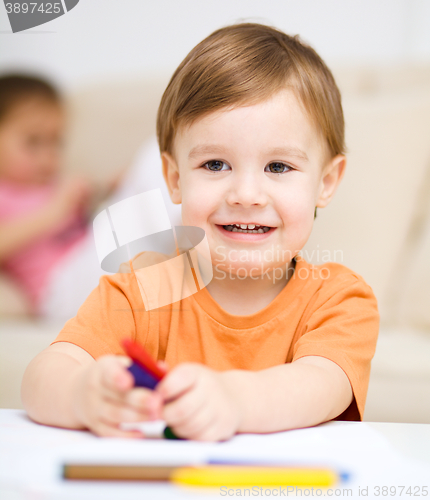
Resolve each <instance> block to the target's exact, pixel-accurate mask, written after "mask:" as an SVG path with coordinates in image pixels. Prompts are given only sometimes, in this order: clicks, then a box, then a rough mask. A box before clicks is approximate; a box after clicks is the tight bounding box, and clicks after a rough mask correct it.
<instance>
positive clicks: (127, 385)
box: [21, 342, 161, 438]
mask: <svg viewBox="0 0 430 500" xmlns="http://www.w3.org/2000/svg"><path fill="white" fill-rule="evenodd" d="M128 364H130V360H129V359H128V358H125V357H121V356H111V355H106V356H102V357H100V358H99V359H97V361H95V360H94V359H93V358H92V357H91V356H90V354H88V353H87V352H86V351H85V350H84V349H81V348H80V347H78V346H76V345H74V344H72V343H69V342H58V343H56V344H53V345H51V346H49V347H48V348H47V349H45V350H44V351H42V352H41V353H40V354H39V355H38V356H36V358H34V360H33V361H32V362H31V363H30V364H29V366H28V367H27V370H26V371H25V373H24V378H23V381H22V387H21V397H22V401H23V404H24V408H25V409H26V410H27V413H28V415H29V416H30V418H32V419H33V420H35V421H36V422H39V423H41V424H47V425H54V426H57V427H67V428H71V429H86V428H88V429H90V430H92V431H93V432H94V433H96V434H98V435H100V436H110V437H122V438H130V437H142V434H141V432H140V431H124V430H122V429H121V428H120V424H121V423H122V422H139V421H143V420H148V419H154V418H157V417H158V415H159V412H160V407H161V400H160V399H159V396H158V395H157V394H153V391H149V390H147V389H144V388H133V385H134V381H133V377H132V375H131V374H130V372H129V371H128V370H126V366H127V365H128Z"/></svg>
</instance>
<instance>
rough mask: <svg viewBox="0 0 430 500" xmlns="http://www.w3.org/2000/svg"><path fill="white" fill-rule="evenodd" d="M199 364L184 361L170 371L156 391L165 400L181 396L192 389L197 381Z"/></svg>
mask: <svg viewBox="0 0 430 500" xmlns="http://www.w3.org/2000/svg"><path fill="white" fill-rule="evenodd" d="M199 368H200V367H199V365H197V364H194V363H183V364H181V365H179V366H178V367H177V368H175V369H174V370H172V371H171V372H169V373H168V374H167V375H166V377H164V379H163V380H162V381H161V382H160V383H159V384H158V385H157V388H156V389H155V390H156V392H158V393H159V394H161V396H162V397H163V399H164V401H169V400H172V399H175V398H177V397H179V396H180V395H181V394H183V393H184V392H187V391H188V390H190V389H191V388H192V387H193V386H194V385H195V383H196V382H197V377H198V373H199Z"/></svg>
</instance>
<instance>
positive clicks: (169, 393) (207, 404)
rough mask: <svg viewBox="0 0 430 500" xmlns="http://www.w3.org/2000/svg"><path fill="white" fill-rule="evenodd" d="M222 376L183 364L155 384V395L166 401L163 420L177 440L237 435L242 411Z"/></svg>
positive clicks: (210, 439) (195, 364)
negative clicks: (181, 438)
mask: <svg viewBox="0 0 430 500" xmlns="http://www.w3.org/2000/svg"><path fill="white" fill-rule="evenodd" d="M225 375H226V374H224V373H222V372H216V371H214V370H212V369H210V368H207V367H206V366H203V365H200V364H198V363H183V364H180V365H178V366H177V367H176V368H174V369H173V370H171V371H170V372H169V373H168V375H166V377H165V378H164V379H163V380H162V381H161V382H160V383H159V384H158V386H157V388H156V390H155V392H156V393H158V394H160V395H161V396H162V398H163V400H164V402H165V405H164V409H163V415H162V416H163V419H164V420H165V421H166V422H167V424H168V425H169V426H170V427H171V428H172V430H173V431H174V433H175V434H176V435H177V436H178V437H183V438H188V439H196V440H199V441H218V440H223V439H228V438H230V437H231V436H233V435H234V434H235V433H236V432H237V430H238V428H239V424H240V421H241V418H242V409H241V407H240V404H239V402H238V401H239V398H237V397H236V396H235V394H234V392H233V390H232V388H231V387H229V384H228V383H227V379H226V377H225Z"/></svg>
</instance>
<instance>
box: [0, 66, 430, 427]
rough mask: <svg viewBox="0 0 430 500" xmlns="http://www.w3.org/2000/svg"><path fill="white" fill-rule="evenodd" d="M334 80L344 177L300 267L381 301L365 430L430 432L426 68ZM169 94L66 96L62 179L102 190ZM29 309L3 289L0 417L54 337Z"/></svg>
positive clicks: (159, 83) (124, 86)
mask: <svg viewBox="0 0 430 500" xmlns="http://www.w3.org/2000/svg"><path fill="white" fill-rule="evenodd" d="M334 74H335V76H336V78H337V81H338V84H339V87H340V89H341V91H342V95H343V105H344V111H345V118H346V125H347V146H348V150H349V153H348V166H347V171H346V175H345V177H344V180H343V182H342V184H341V186H340V188H339V190H338V192H337V193H336V196H335V198H334V199H333V201H332V203H331V204H330V205H329V206H328V207H327V208H326V209H324V210H321V209H320V210H318V217H317V220H316V221H315V225H314V230H313V233H312V235H311V238H310V239H309V241H308V243H307V245H306V247H305V248H304V257H305V258H306V259H307V260H310V261H311V262H313V263H316V264H318V263H321V262H323V261H324V259H325V258H326V257H327V256H328V255H329V256H331V260H336V261H338V262H341V263H343V264H344V265H346V266H348V267H350V268H352V269H354V270H355V271H356V272H358V273H359V274H361V275H362V276H363V277H364V278H365V279H366V281H367V282H368V283H369V284H370V285H371V286H372V288H373V290H374V292H375V294H376V296H377V298H378V302H379V307H380V312H381V333H380V338H379V341H378V347H377V352H376V355H375V358H374V360H373V363H372V374H371V379H370V386H369V394H368V402H367V406H366V413H365V418H366V419H367V420H373V421H393V422H396V421H397V422H402V421H403V422H428V423H430V368H429V367H430V307H429V306H430V291H429V289H428V286H427V283H429V279H430V260H429V259H428V258H427V256H428V255H430V203H429V200H430V67H428V66H424V67H420V66H413V67H412V66H409V67H385V68H383V67H378V68H371V67H366V68H345V67H344V68H337V69H335V70H334ZM167 82H168V78H162V77H160V78H158V79H154V80H153V81H150V82H148V81H141V80H138V79H136V80H134V81H117V82H100V83H98V84H93V85H92V86H88V87H86V88H82V89H80V90H78V91H76V92H74V93H73V94H72V95H69V96H67V97H68V105H69V114H70V126H69V143H68V146H67V167H68V168H69V169H71V170H74V171H82V172H86V173H88V172H91V175H93V176H94V178H95V179H97V180H98V181H100V182H101V183H103V182H104V180H105V179H106V178H107V177H108V174H111V173H113V172H115V171H118V170H119V169H120V168H122V167H124V166H125V165H127V164H128V163H129V162H130V161H131V159H132V157H133V155H134V153H135V151H136V150H137V149H138V148H139V146H140V145H141V144H142V142H143V141H144V140H145V139H146V138H148V137H150V136H151V135H152V134H154V129H155V114H156V109H157V106H158V102H159V99H160V97H161V94H162V92H163V89H164V88H165V86H166V84H167ZM24 309H25V307H24V305H23V301H22V297H21V296H20V294H19V292H18V291H17V290H16V289H15V290H14V289H13V287H12V286H11V284H10V283H6V282H5V280H4V278H1V279H0V315H2V316H3V319H2V320H0V370H1V378H0V381H1V382H0V383H1V386H0V407H20V400H19V391H18V388H19V384H20V379H21V377H22V372H23V370H24V368H25V365H26V364H27V362H28V361H29V360H30V359H31V358H32V357H33V356H34V355H35V354H36V353H37V352H38V351H40V350H41V349H43V348H44V347H45V346H46V345H48V344H49V342H50V341H51V339H53V338H55V336H56V333H57V332H58V330H59V328H60V326H61V325H58V324H44V323H40V322H34V321H31V320H28V319H25V318H24V319H23V318H22V313H23V311H24ZM5 310H6V311H5ZM7 311H8V314H6V312H7ZM11 313H14V314H15V319H12V318H11Z"/></svg>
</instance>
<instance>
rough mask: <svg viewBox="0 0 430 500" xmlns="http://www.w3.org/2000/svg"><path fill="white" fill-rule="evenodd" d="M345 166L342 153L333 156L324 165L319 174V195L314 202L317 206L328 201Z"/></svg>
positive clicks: (320, 206) (323, 204)
mask: <svg viewBox="0 0 430 500" xmlns="http://www.w3.org/2000/svg"><path fill="white" fill-rule="evenodd" d="M345 167H346V157H345V156H344V155H337V156H335V157H334V158H332V159H331V160H330V161H329V162H328V163H327V164H326V165H325V167H324V169H323V173H322V175H321V180H320V187H319V196H318V199H317V203H316V206H317V207H318V208H324V207H326V206H327V205H328V204H329V203H330V201H331V199H332V198H333V196H334V193H335V192H336V189H337V187H338V186H339V184H340V181H341V180H342V178H343V176H344V174H345Z"/></svg>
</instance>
